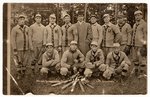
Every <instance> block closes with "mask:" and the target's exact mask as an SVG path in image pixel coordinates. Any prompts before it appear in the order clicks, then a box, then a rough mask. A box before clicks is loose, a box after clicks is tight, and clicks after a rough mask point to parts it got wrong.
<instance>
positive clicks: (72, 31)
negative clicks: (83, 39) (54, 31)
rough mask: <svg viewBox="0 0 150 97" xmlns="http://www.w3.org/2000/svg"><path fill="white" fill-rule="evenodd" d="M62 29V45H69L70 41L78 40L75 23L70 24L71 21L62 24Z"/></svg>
mask: <svg viewBox="0 0 150 97" xmlns="http://www.w3.org/2000/svg"><path fill="white" fill-rule="evenodd" d="M61 30H62V46H69V44H70V42H71V41H73V40H74V41H78V36H77V29H76V27H75V25H72V24H71V23H69V24H68V26H67V24H64V25H63V26H62V27H61Z"/></svg>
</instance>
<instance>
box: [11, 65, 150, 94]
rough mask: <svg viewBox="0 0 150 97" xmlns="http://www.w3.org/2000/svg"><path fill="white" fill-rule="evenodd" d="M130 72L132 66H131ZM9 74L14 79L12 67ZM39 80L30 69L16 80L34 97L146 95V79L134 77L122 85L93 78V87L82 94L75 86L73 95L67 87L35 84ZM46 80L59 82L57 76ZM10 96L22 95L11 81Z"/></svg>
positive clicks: (14, 74)
mask: <svg viewBox="0 0 150 97" xmlns="http://www.w3.org/2000/svg"><path fill="white" fill-rule="evenodd" d="M131 70H132V66H131ZM11 73H12V75H13V76H14V77H15V79H16V72H15V67H14V65H11ZM38 79H39V72H38V71H37V72H36V74H35V75H34V76H33V75H32V74H31V69H27V72H26V75H25V77H24V78H22V79H21V80H17V82H18V84H19V86H20V87H21V89H22V90H23V92H25V93H26V92H29V91H32V92H33V93H34V94H35V95H49V94H57V95H65V94H67V95H68V94H69V95H73V94H75V95H85V94H86V95H88V94H92V95H96V94H98V95H107V94H114V95H115V94H136V95H137V94H146V93H147V78H141V79H138V78H137V77H135V76H130V77H129V78H128V79H127V80H126V81H125V82H124V83H123V84H122V83H119V82H109V81H108V82H107V81H102V82H101V81H99V80H98V79H96V78H93V79H92V80H91V81H90V84H91V85H92V86H93V87H94V89H91V88H89V87H87V86H84V89H85V92H82V91H81V89H80V87H79V84H77V85H76V87H75V91H74V92H73V93H71V92H70V90H71V87H68V88H67V89H65V90H62V89H61V87H62V86H63V85H60V86H56V87H52V86H51V83H40V82H36V80H38ZM48 80H61V79H60V77H59V76H57V75H55V76H54V75H51V76H50V77H49V79H48ZM11 94H12V95H22V93H21V92H20V91H19V89H18V88H17V86H16V85H15V83H14V82H13V81H12V79H11Z"/></svg>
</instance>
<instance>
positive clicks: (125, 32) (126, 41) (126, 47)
mask: <svg viewBox="0 0 150 97" xmlns="http://www.w3.org/2000/svg"><path fill="white" fill-rule="evenodd" d="M117 27H118V28H119V30H120V34H121V36H122V39H121V43H120V45H121V46H120V48H121V51H124V52H125V53H126V54H127V55H129V53H130V47H131V34H132V28H131V26H130V24H128V23H126V18H125V16H124V15H118V24H117Z"/></svg>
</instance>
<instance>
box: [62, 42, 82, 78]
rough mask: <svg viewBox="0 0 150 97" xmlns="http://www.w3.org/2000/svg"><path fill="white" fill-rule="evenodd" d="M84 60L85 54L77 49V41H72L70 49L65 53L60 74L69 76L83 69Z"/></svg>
mask: <svg viewBox="0 0 150 97" xmlns="http://www.w3.org/2000/svg"><path fill="white" fill-rule="evenodd" d="M83 61H84V55H83V54H82V53H81V52H80V51H79V50H78V49H77V42H76V41H71V43H70V47H69V49H68V50H66V51H65V52H64V53H63V56H62V59H61V69H60V74H61V75H63V76H67V75H72V74H73V73H77V72H78V71H83V68H84V64H83Z"/></svg>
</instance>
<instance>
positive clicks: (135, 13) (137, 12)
mask: <svg viewBox="0 0 150 97" xmlns="http://www.w3.org/2000/svg"><path fill="white" fill-rule="evenodd" d="M137 14H143V13H142V11H140V10H138V11H135V12H134V15H137Z"/></svg>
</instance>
